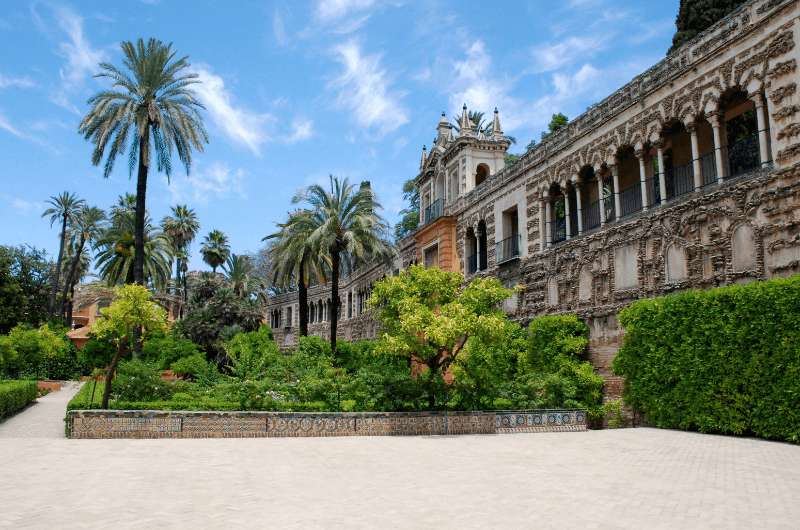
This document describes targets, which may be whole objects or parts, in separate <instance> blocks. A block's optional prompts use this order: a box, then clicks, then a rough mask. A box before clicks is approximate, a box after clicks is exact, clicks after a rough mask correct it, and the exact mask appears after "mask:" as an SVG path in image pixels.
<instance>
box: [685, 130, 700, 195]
mask: <svg viewBox="0 0 800 530" xmlns="http://www.w3.org/2000/svg"><path fill="white" fill-rule="evenodd" d="M686 130H688V131H689V134H690V135H691V139H692V171H693V172H694V191H700V188H702V187H703V171H702V169H701V167H700V146H699V144H698V143H697V125H695V124H694V123H690V124H689V125H687V126H686Z"/></svg>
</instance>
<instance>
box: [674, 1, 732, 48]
mask: <svg viewBox="0 0 800 530" xmlns="http://www.w3.org/2000/svg"><path fill="white" fill-rule="evenodd" d="M746 1H747V0H681V3H680V6H679V7H678V15H677V16H676V17H675V34H674V35H673V36H672V46H670V48H669V50H668V51H667V53H669V52H672V51H673V50H675V49H677V48H680V47H681V45H682V44H683V43H685V42H689V41H690V40H692V39H693V38H694V37H695V36H697V35H698V34H699V33H701V32H703V31H704V30H706V29H708V28H710V27H711V26H713V25H714V23H715V22H717V21H718V20H720V19H721V18H723V17H725V15H727V14H728V13H730V12H731V11H733V10H734V9H736V8H737V7H739V6H740V5H742V4H744V3H745V2H746Z"/></svg>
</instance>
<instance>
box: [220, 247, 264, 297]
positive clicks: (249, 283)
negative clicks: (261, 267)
mask: <svg viewBox="0 0 800 530" xmlns="http://www.w3.org/2000/svg"><path fill="white" fill-rule="evenodd" d="M223 270H224V271H225V279H226V280H228V283H229V284H230V286H231V288H232V289H233V292H234V293H236V295H237V296H240V297H242V298H250V297H251V296H252V295H253V294H255V293H257V292H258V291H259V290H260V287H261V286H260V284H259V280H258V278H256V276H255V275H254V268H253V262H252V261H251V259H250V256H241V255H238V254H231V255H230V256H228V259H227V260H226V261H225V265H224V266H223Z"/></svg>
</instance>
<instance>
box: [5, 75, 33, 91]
mask: <svg viewBox="0 0 800 530" xmlns="http://www.w3.org/2000/svg"><path fill="white" fill-rule="evenodd" d="M35 86H36V83H35V82H34V81H33V79H31V78H30V77H24V76H23V77H13V76H5V75H3V74H0V88H11V87H14V88H33V87H35Z"/></svg>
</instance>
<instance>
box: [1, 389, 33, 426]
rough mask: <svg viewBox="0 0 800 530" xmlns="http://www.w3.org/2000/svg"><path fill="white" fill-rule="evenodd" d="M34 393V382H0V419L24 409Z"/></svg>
mask: <svg viewBox="0 0 800 530" xmlns="http://www.w3.org/2000/svg"><path fill="white" fill-rule="evenodd" d="M36 392H37V391H36V381H0V419H3V418H7V417H9V416H11V415H13V414H14V413H16V412H17V411H19V410H21V409H23V408H25V406H26V405H27V404H28V403H30V402H31V401H33V400H34V399H36Z"/></svg>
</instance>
